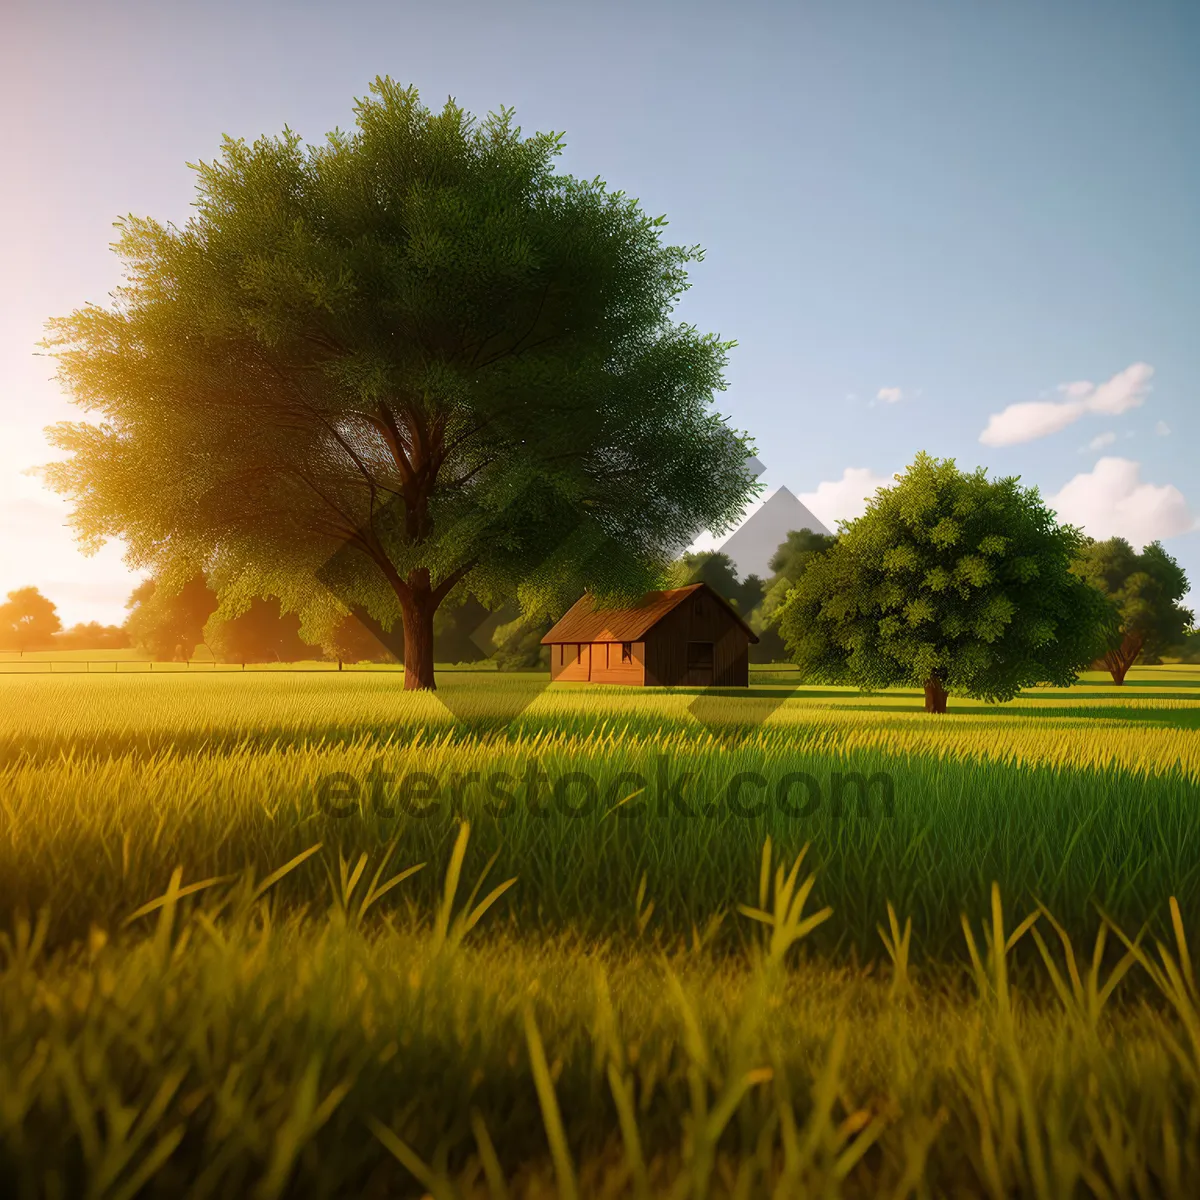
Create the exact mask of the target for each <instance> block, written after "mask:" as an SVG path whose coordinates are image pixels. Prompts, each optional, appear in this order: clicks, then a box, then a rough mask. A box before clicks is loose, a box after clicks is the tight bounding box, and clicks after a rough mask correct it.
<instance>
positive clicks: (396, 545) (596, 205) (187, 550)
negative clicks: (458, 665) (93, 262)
mask: <svg viewBox="0 0 1200 1200" xmlns="http://www.w3.org/2000/svg"><path fill="white" fill-rule="evenodd" d="M561 147H562V137H561V135H559V134H536V135H534V136H531V137H522V136H521V131H520V129H519V128H518V127H517V126H515V125H514V123H513V114H512V112H511V110H501V111H500V112H499V113H497V114H492V115H490V116H488V117H487V118H486V119H485V120H483V121H482V122H480V121H477V120H476V119H475V118H473V117H472V116H470V115H469V114H468V113H466V112H464V111H463V110H462V109H461V108H459V107H458V106H456V105H455V104H454V103H453V102H448V103H447V104H446V106H445V107H444V108H443V109H442V111H441V112H440V113H435V112H432V111H430V110H428V109H426V108H425V107H424V106H422V104H421V102H420V99H419V97H418V95H417V92H416V90H415V89H412V88H403V87H400V86H398V85H397V84H395V83H393V82H392V81H390V80H387V79H379V80H377V81H376V82H375V83H374V84H373V85H372V87H371V89H370V95H369V96H368V97H367V98H365V99H363V100H361V101H360V102H359V103H358V104H357V107H356V110H355V128H354V130H353V131H352V132H350V133H344V132H340V131H335V132H334V133H332V134H330V135H329V136H328V138H327V140H326V141H325V142H324V143H323V144H320V145H313V146H309V147H305V146H303V145H302V144H301V141H300V139H299V138H298V137H297V136H296V135H295V134H293V133H291V132H285V133H284V134H283V135H282V136H281V137H277V138H263V139H260V140H258V141H256V142H254V143H253V144H252V145H248V144H246V143H244V142H241V141H234V140H228V139H227V140H226V142H225V143H224V147H223V150H222V153H221V155H220V158H219V159H218V160H217V161H215V162H211V163H202V164H200V165H199V166H198V167H197V168H196V171H197V176H198V184H197V196H196V200H195V210H196V211H195V214H194V216H193V217H192V218H191V219H190V220H189V221H188V222H187V224H186V225H185V226H183V227H182V228H177V227H175V226H171V225H164V224H160V223H159V222H157V221H153V220H149V219H143V218H134V217H130V218H128V219H126V220H125V221H123V222H122V223H121V225H120V236H119V240H118V242H117V246H116V248H117V251H118V253H119V254H120V255H121V257H122V258H123V260H124V264H125V276H126V282H125V284H124V286H123V287H122V288H121V289H120V290H119V291H118V292H117V293H116V294H115V302H114V304H113V305H112V306H111V307H98V306H88V307H86V308H83V309H81V310H79V311H77V312H75V313H74V314H72V315H71V316H69V317H66V318H63V319H60V320H57V321H54V322H52V323H51V327H50V333H49V335H48V339H47V343H48V345H49V347H50V348H51V350H52V351H53V352H54V353H55V354H56V355H57V357H58V361H59V365H60V377H61V378H62V380H63V381H64V383H65V384H66V385H67V387H68V388H69V390H70V391H71V393H72V394H73V396H74V398H75V400H76V401H77V403H79V404H80V405H82V406H83V408H85V409H86V410H88V411H89V412H90V413H92V414H94V416H95V417H97V418H98V419H97V420H93V421H91V422H89V423H83V424H69V425H64V426H58V427H56V428H55V429H54V430H53V432H52V439H53V441H54V442H55V443H56V444H57V445H58V446H60V447H62V448H65V449H66V450H68V451H70V452H71V455H70V457H69V458H68V459H67V460H65V461H63V462H61V463H58V464H55V465H53V466H52V467H50V468H48V469H47V471H48V475H49V478H50V480H51V482H52V483H53V484H54V485H55V486H56V487H57V488H58V489H59V490H60V491H62V492H64V493H65V494H67V495H69V496H70V497H72V498H73V499H74V502H75V514H74V520H75V524H76V527H77V529H78V531H79V533H80V534H81V536H82V538H83V540H84V542H85V544H87V545H95V544H99V542H100V541H102V540H103V539H104V538H107V537H112V536H120V537H122V538H123V539H124V540H125V542H126V544H127V546H128V547H129V561H130V562H131V563H132V565H134V566H135V567H140V568H144V569H148V570H150V571H151V572H153V573H154V574H155V575H156V576H157V577H158V578H159V580H160V583H163V584H164V585H167V586H176V585H178V584H179V583H182V582H183V581H184V580H186V579H187V578H190V577H191V576H192V575H193V574H195V573H196V572H197V571H198V570H202V571H203V572H204V573H205V574H206V575H207V577H208V579H209V580H210V582H212V583H213V584H214V585H215V586H216V587H217V589H218V591H219V593H220V596H221V604H222V608H223V609H228V611H229V614H230V615H236V613H237V612H238V611H242V610H244V609H245V607H246V606H247V605H248V604H249V602H250V600H251V599H252V598H253V597H254V596H259V595H275V596H279V597H280V598H281V600H282V602H283V604H284V607H285V608H286V609H288V610H291V611H296V612H299V613H300V614H301V615H302V616H303V618H304V635H305V637H306V638H308V639H309V640H317V639H318V638H319V637H320V636H321V635H322V634H323V633H327V632H328V631H329V630H331V629H333V628H334V627H335V626H336V624H337V622H338V621H339V620H340V619H341V618H342V617H343V616H344V615H345V613H346V612H347V611H350V610H352V609H354V608H356V607H358V608H360V609H361V610H362V611H363V612H365V613H367V614H369V615H370V616H371V617H372V619H374V620H375V621H377V622H379V623H380V625H381V626H382V627H383V628H385V629H390V628H391V627H392V626H393V624H394V623H395V622H396V618H397V617H399V618H400V619H401V620H402V627H403V635H404V636H403V641H404V662H405V683H406V686H409V687H422V688H428V687H433V686H434V675H433V618H434V613H435V611H436V610H437V608H438V607H439V605H441V604H442V602H443V601H444V600H445V599H446V598H447V596H448V595H449V594H450V593H451V592H452V591H453V590H454V589H456V588H459V587H464V588H469V589H470V590H471V591H472V592H473V594H475V595H476V596H477V597H478V598H479V599H481V600H483V601H484V602H485V603H486V602H489V601H490V600H494V599H495V598H497V597H501V598H502V597H505V596H508V595H511V594H512V593H513V591H514V590H515V589H516V588H517V587H518V586H519V587H520V588H521V589H522V592H521V595H522V600H523V602H524V603H525V605H526V607H527V608H530V609H535V608H538V607H542V608H547V609H548V608H550V607H552V606H553V605H554V604H558V605H562V603H563V601H564V599H566V600H568V601H569V600H570V599H574V597H575V595H577V594H578V592H579V590H580V589H582V588H588V589H590V590H593V591H595V592H597V593H600V594H610V595H611V594H616V593H625V594H628V593H629V592H633V591H636V590H638V589H639V588H641V587H644V586H646V585H647V584H650V583H652V582H653V580H654V579H656V578H658V577H659V576H660V574H661V572H662V571H663V570H664V569H665V565H666V563H667V562H668V561H669V559H670V558H671V556H672V555H673V554H674V553H675V552H677V551H678V549H679V547H681V546H684V545H687V544H688V543H689V542H690V541H691V539H692V537H693V536H694V534H695V532H696V531H697V529H699V528H703V527H709V528H713V529H715V530H721V529H724V528H727V527H728V525H729V523H730V522H731V521H732V520H733V519H734V518H736V516H737V515H738V513H740V511H741V510H742V508H743V506H744V505H745V503H746V501H747V499H748V498H749V496H750V495H751V494H752V493H753V491H754V490H755V489H754V485H753V483H752V481H751V476H750V474H749V472H748V470H747V467H746V463H747V457H748V455H749V453H750V452H751V449H752V448H751V447H750V446H749V445H748V443H747V441H746V440H745V439H744V438H743V437H742V436H741V435H739V434H738V433H736V432H735V431H733V430H732V429H730V427H729V426H728V425H727V424H726V423H725V421H724V420H723V419H722V418H721V417H720V416H719V415H718V414H716V413H715V412H714V411H713V410H712V408H711V403H712V398H713V394H714V392H716V391H717V390H719V389H721V388H722V387H723V386H724V383H723V374H722V372H723V369H724V364H725V360H726V352H727V349H728V347H729V346H731V345H732V343H730V342H721V341H719V340H718V339H717V338H716V337H715V336H713V335H701V334H700V333H698V332H697V331H696V329H695V328H693V327H691V326H688V325H685V324H679V323H676V322H675V321H673V320H672V311H673V307H674V305H675V303H676V301H677V300H678V298H679V297H680V295H681V293H682V292H683V291H684V290H685V288H686V287H687V286H688V285H687V276H686V270H685V267H686V264H687V263H689V262H691V261H696V260H698V259H699V258H700V257H701V255H700V252H699V250H698V249H697V248H695V247H693V248H690V249H686V248H683V247H679V246H670V245H666V244H664V243H663V241H662V229H663V225H664V224H665V221H664V219H663V218H661V217H659V218H652V217H649V216H647V215H646V214H644V213H643V212H642V211H641V210H640V208H639V207H638V205H637V203H636V202H635V201H633V200H631V199H629V198H627V197H626V196H624V195H623V194H622V193H620V192H610V191H608V190H607V188H606V187H605V185H604V184H603V183H602V182H600V181H599V180H591V181H587V180H578V179H575V178H572V177H569V176H566V175H562V174H558V173H556V172H555V171H554V169H553V168H554V159H555V157H556V156H557V155H558V154H559V152H560V150H561Z"/></svg>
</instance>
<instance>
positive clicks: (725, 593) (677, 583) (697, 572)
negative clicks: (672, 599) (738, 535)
mask: <svg viewBox="0 0 1200 1200" xmlns="http://www.w3.org/2000/svg"><path fill="white" fill-rule="evenodd" d="M692 583H707V584H708V586H709V587H710V588H712V589H713V591H714V592H716V593H717V595H718V596H722V597H724V598H725V599H726V600H728V601H729V602H730V603H731V604H732V605H733V606H734V608H736V609H737V610H738V612H740V613H741V614H742V615H743V616H747V615H748V614H749V613H751V612H753V611H754V609H755V608H757V607H758V605H759V604H761V603H762V598H763V582H762V580H761V579H759V577H758V576H757V575H748V576H747V577H746V578H745V579H744V580H741V579H738V574H737V568H736V567H735V566H734V565H733V559H731V558H730V557H729V555H728V554H722V553H721V551H719V550H701V551H699V552H698V553H695V554H691V553H688V554H684V555H683V556H682V557H681V558H680V559H678V560H677V561H676V562H674V563H672V564H671V570H670V572H669V573H668V577H667V586H668V587H673V588H674V587H687V586H688V584H692Z"/></svg>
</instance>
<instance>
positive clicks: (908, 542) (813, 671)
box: [779, 454, 1112, 713]
mask: <svg viewBox="0 0 1200 1200" xmlns="http://www.w3.org/2000/svg"><path fill="white" fill-rule="evenodd" d="M896 480H897V482H896V484H895V486H893V487H888V488H880V489H879V491H878V492H876V494H875V497H874V499H873V500H872V501H871V503H870V505H869V506H868V508H867V511H866V513H865V514H864V515H863V516H861V517H859V518H858V520H856V521H851V522H848V523H845V524H843V525H842V526H841V528H840V530H839V536H838V540H837V542H836V543H835V544H834V545H833V546H832V547H830V548H829V549H828V550H826V551H824V552H823V553H821V554H818V555H816V556H815V557H814V558H813V559H811V560H810V562H809V564H808V566H807V568H806V570H805V571H804V572H803V574H801V575H800V577H799V579H798V580H797V582H796V585H795V586H794V587H793V588H792V590H791V591H790V593H789V594H788V597H787V600H786V601H785V602H784V605H783V607H782V609H781V611H780V615H779V628H780V632H781V633H782V635H783V638H784V641H785V643H786V645H787V647H788V650H789V652H790V654H791V655H792V657H793V658H794V660H795V661H796V662H797V663H798V664H799V666H800V667H801V669H802V670H803V671H804V672H805V674H806V675H807V676H808V677H809V678H812V679H814V680H817V681H820V682H825V683H854V684H858V685H859V686H860V687H863V688H868V689H875V688H884V687H890V686H895V685H909V686H916V687H921V688H923V689H924V691H925V711H926V712H931V713H944V712H945V711H946V701H947V697H948V695H950V694H952V693H955V694H962V695H966V696H973V697H976V698H978V699H983V700H990V701H999V700H1010V699H1012V697H1013V696H1015V695H1016V694H1017V692H1019V691H1020V690H1021V688H1023V687H1030V686H1032V685H1034V684H1038V683H1050V684H1056V685H1058V686H1066V685H1068V684H1070V683H1072V682H1073V681H1074V680H1075V678H1076V673H1077V672H1078V671H1079V670H1080V669H1082V668H1083V667H1085V666H1087V665H1088V664H1089V663H1091V662H1092V661H1093V660H1094V659H1095V657H1096V654H1097V651H1098V649H1099V647H1101V646H1102V645H1103V642H1104V637H1105V636H1106V632H1107V630H1108V628H1109V626H1110V625H1111V621H1112V612H1111V608H1110V606H1109V605H1108V603H1107V601H1105V599H1104V597H1102V596H1101V595H1100V594H1099V592H1097V591H1096V589H1095V588H1092V587H1089V586H1088V585H1087V584H1086V583H1085V582H1084V581H1083V580H1082V579H1081V578H1080V577H1079V576H1078V575H1075V574H1073V573H1072V571H1071V565H1072V562H1073V561H1074V559H1075V557H1076V556H1077V554H1078V553H1079V551H1080V549H1081V547H1082V546H1083V544H1084V537H1083V535H1082V534H1081V533H1080V532H1079V531H1078V530H1077V529H1075V528H1073V527H1071V526H1067V525H1059V524H1058V523H1057V522H1056V521H1055V519H1054V514H1053V513H1052V512H1051V511H1050V510H1049V509H1048V508H1047V507H1046V506H1045V504H1043V502H1042V500H1041V498H1040V496H1039V495H1038V493H1037V490H1036V489H1030V488H1023V487H1021V486H1020V484H1019V481H1018V480H1017V479H1015V478H1010V479H997V480H991V479H988V478H987V474H986V472H985V471H984V470H983V469H979V470H977V471H974V472H973V473H971V474H966V473H964V472H962V471H960V470H959V469H958V468H957V467H956V466H955V464H954V461H953V460H942V461H939V460H937V459H934V458H931V457H930V456H929V455H927V454H920V455H918V456H917V459H916V461H915V462H914V463H913V464H912V466H911V467H909V469H908V471H907V472H906V473H905V474H904V475H898V476H897V477H896Z"/></svg>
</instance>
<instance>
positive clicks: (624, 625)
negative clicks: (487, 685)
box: [542, 583, 758, 646]
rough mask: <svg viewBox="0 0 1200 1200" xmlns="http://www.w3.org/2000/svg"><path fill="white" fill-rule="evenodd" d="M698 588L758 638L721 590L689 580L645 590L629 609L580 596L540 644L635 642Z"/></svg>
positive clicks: (587, 596)
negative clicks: (604, 605)
mask: <svg viewBox="0 0 1200 1200" xmlns="http://www.w3.org/2000/svg"><path fill="white" fill-rule="evenodd" d="M701 589H703V590H704V591H706V592H707V593H708V594H709V595H710V596H712V597H713V598H714V599H716V600H717V601H718V602H719V603H721V604H723V605H724V606H725V607H726V608H727V609H728V610H729V613H730V614H731V615H732V617H733V618H734V620H735V621H737V623H738V624H739V625H740V626H741V627H742V628H743V629H744V630H745V631H746V633H747V634H749V636H750V640H751V641H752V642H757V641H758V637H757V635H756V634H755V633H754V630H752V629H751V628H750V626H749V625H747V624H746V622H745V621H743V620H742V618H741V617H740V616H738V613H737V610H736V609H735V608H734V607H733V605H731V604H730V603H729V601H728V600H726V599H725V597H724V596H722V595H721V594H720V592H716V591H714V590H713V589H712V588H710V587H709V586H708V584H707V583H692V584H689V585H688V586H687V587H681V588H671V589H670V590H669V591H665V592H647V593H646V594H645V595H644V596H643V597H642V598H641V599H640V600H639V601H638V602H637V603H636V604H633V605H630V606H629V607H628V608H596V607H595V601H594V600H593V598H592V597H591V595H590V594H589V595H584V596H580V597H579V599H578V600H576V601H575V603H574V604H572V605H571V607H570V608H569V609H567V611H566V612H565V613H564V614H563V616H562V619H561V620H560V621H559V622H558V623H557V624H556V625H555V626H554V628H553V629H551V630H550V632H549V633H548V634H546V636H545V637H544V638H542V645H543V646H555V645H558V644H559V643H560V642H636V641H638V640H640V639H641V638H642V637H644V636H645V635H646V634H647V633H648V632H649V631H650V630H651V629H652V628H653V627H654V626H655V625H657V624H658V623H659V621H661V620H662V619H663V617H665V616H666V615H667V613H669V612H670V611H671V610H672V609H673V608H675V607H676V606H677V605H679V604H681V603H682V602H683V601H684V600H686V599H687V598H688V597H689V596H691V595H694V594H695V593H696V592H698V591H700V590H701Z"/></svg>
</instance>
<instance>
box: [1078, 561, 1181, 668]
mask: <svg viewBox="0 0 1200 1200" xmlns="http://www.w3.org/2000/svg"><path fill="white" fill-rule="evenodd" d="M1075 570H1076V572H1077V573H1078V574H1080V575H1082V576H1083V577H1084V578H1085V579H1086V580H1087V581H1088V582H1089V583H1090V584H1092V586H1093V587H1095V588H1096V589H1097V590H1098V591H1099V592H1100V593H1101V594H1102V595H1104V596H1106V597H1107V598H1108V599H1109V601H1110V602H1111V603H1112V604H1113V606H1114V607H1115V608H1116V610H1117V614H1118V618H1119V622H1118V624H1117V626H1116V627H1115V628H1114V630H1113V632H1112V636H1111V637H1110V639H1109V641H1108V644H1107V645H1106V646H1105V647H1104V656H1103V662H1104V666H1105V667H1106V668H1107V670H1108V672H1109V674H1111V675H1112V680H1113V683H1115V684H1124V682H1125V676H1126V674H1127V673H1128V671H1129V668H1130V667H1132V666H1133V664H1134V663H1135V662H1137V660H1138V658H1139V656H1140V657H1142V658H1143V660H1145V659H1155V660H1159V659H1160V658H1161V656H1162V654H1163V653H1164V652H1165V651H1167V650H1170V649H1172V648H1173V647H1175V646H1178V645H1179V644H1180V643H1181V642H1182V641H1183V640H1184V638H1185V637H1186V636H1187V633H1188V630H1189V629H1191V627H1192V619H1193V617H1192V613H1191V612H1190V611H1189V610H1188V609H1186V608H1184V607H1183V606H1182V605H1180V604H1179V601H1180V600H1182V599H1183V597H1184V596H1186V595H1187V591H1188V579H1187V575H1186V574H1185V573H1184V570H1183V568H1182V567H1181V566H1180V565H1179V564H1178V563H1177V562H1176V561H1175V559H1173V558H1172V557H1171V555H1169V554H1168V553H1167V552H1166V550H1164V549H1163V548H1162V546H1161V545H1160V544H1159V543H1158V542H1151V543H1150V545H1148V546H1146V547H1145V549H1143V550H1142V552H1141V553H1140V554H1139V553H1138V552H1137V551H1136V550H1134V548H1133V547H1132V546H1131V545H1130V544H1129V543H1128V542H1127V541H1126V540H1125V539H1124V538H1109V539H1108V540H1107V541H1104V542H1089V543H1088V545H1087V546H1086V547H1085V548H1084V550H1083V553H1082V554H1081V555H1080V559H1079V562H1078V563H1077V564H1076V566H1075Z"/></svg>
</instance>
